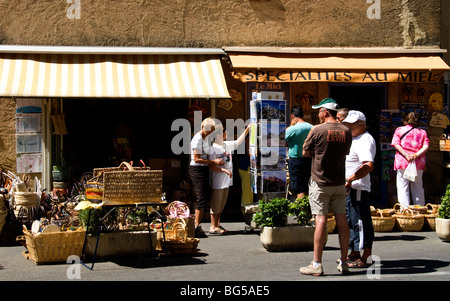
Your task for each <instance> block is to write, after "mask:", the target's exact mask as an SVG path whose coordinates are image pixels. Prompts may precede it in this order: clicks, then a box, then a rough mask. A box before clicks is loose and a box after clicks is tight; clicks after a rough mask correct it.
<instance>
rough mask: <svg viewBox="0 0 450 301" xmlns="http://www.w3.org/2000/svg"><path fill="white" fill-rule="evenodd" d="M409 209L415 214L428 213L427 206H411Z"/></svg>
mask: <svg viewBox="0 0 450 301" xmlns="http://www.w3.org/2000/svg"><path fill="white" fill-rule="evenodd" d="M408 209H411V211H412V212H413V213H415V214H426V213H427V211H428V208H427V206H420V205H409V206H408Z"/></svg>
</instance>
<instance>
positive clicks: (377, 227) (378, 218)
mask: <svg viewBox="0 0 450 301" xmlns="http://www.w3.org/2000/svg"><path fill="white" fill-rule="evenodd" d="M377 213H378V214H379V215H375V216H372V224H373V230H374V231H375V232H391V231H392V230H394V226H395V218H394V217H393V216H391V215H389V214H388V215H385V214H384V213H383V211H382V210H380V209H378V210H377Z"/></svg>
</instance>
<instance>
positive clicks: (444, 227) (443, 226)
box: [436, 217, 450, 241]
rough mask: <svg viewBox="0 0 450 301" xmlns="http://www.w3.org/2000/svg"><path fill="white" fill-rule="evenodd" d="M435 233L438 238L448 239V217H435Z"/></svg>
mask: <svg viewBox="0 0 450 301" xmlns="http://www.w3.org/2000/svg"><path fill="white" fill-rule="evenodd" d="M436 234H437V236H438V237H439V238H440V239H442V240H444V241H450V219H444V218H439V217H436Z"/></svg>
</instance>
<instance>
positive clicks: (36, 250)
mask: <svg viewBox="0 0 450 301" xmlns="http://www.w3.org/2000/svg"><path fill="white" fill-rule="evenodd" d="M23 232H24V234H25V240H26V244H27V249H28V252H29V259H30V260H31V261H32V262H34V263H35V264H45V263H56V262H66V261H67V258H68V257H69V256H70V255H76V256H78V257H81V252H82V251H83V243H84V237H85V234H86V231H85V230H76V231H61V232H52V233H39V234H32V233H31V232H30V231H28V230H25V229H24V231H23Z"/></svg>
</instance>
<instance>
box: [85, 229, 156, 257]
mask: <svg viewBox="0 0 450 301" xmlns="http://www.w3.org/2000/svg"><path fill="white" fill-rule="evenodd" d="M151 238H152V249H150V241H149V235H148V231H118V232H111V233H101V234H100V238H99V241H98V246H97V253H96V255H95V257H96V258H99V259H105V258H113V257H127V256H139V255H141V256H144V255H149V254H151V253H152V251H154V250H155V247H156V244H157V239H156V232H155V231H154V230H151ZM96 242H97V236H92V235H88V237H87V240H86V245H85V249H84V253H85V255H86V256H88V257H90V258H92V256H93V255H94V250H95V244H96Z"/></svg>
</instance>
